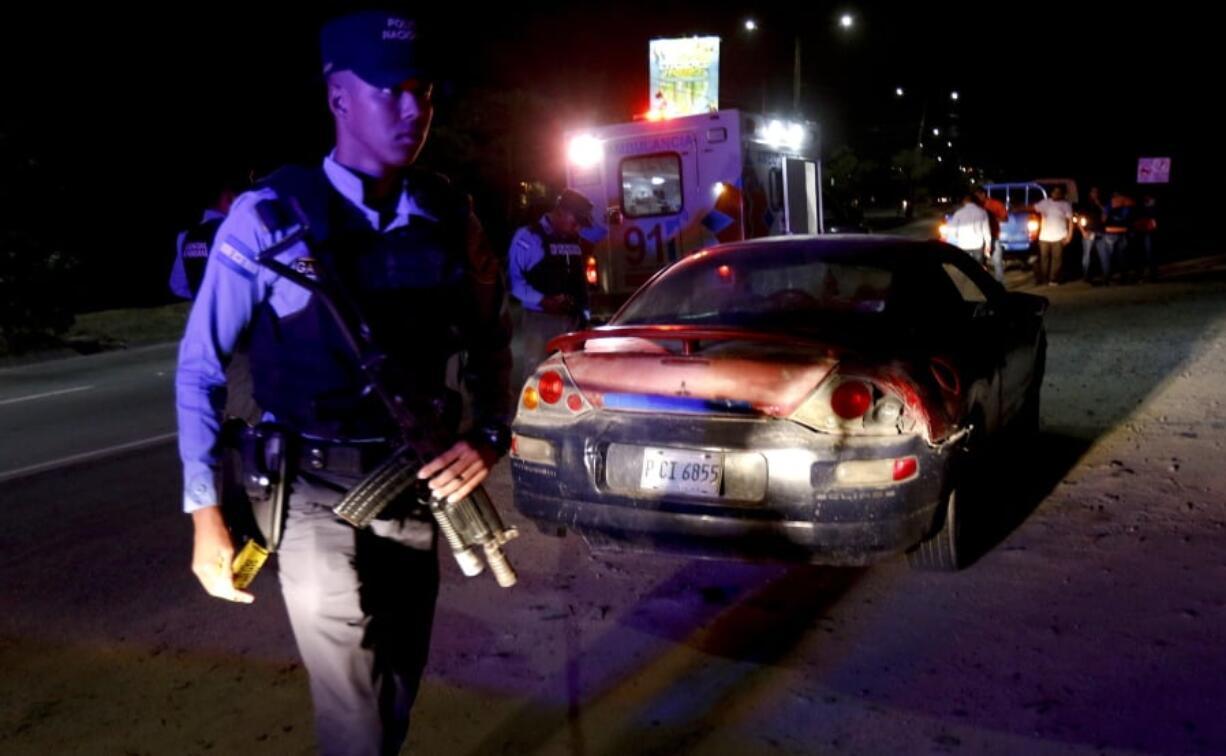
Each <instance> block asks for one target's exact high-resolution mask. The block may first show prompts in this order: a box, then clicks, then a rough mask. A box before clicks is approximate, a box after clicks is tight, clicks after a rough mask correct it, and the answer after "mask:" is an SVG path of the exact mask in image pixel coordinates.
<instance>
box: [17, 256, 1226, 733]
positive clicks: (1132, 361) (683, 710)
mask: <svg viewBox="0 0 1226 756" xmlns="http://www.w3.org/2000/svg"><path fill="white" fill-rule="evenodd" d="M1041 293H1043V294H1047V295H1050V297H1051V299H1052V308H1051V311H1050V313H1049V316H1048V324H1049V334H1050V336H1049V338H1050V353H1049V362H1048V380H1047V382H1046V384H1045V388H1044V403H1043V426H1044V430H1043V433H1042V435H1041V437H1040V439H1039V441H1038V443H1037V444H1036V445H1035V446H1034V448H1033V449H1031V450H1029V451H1028V452H1027V453H1025V454H1018V455H1016V456H1014V457H1013V458H1011V459H1009V460H1007V461H1005V462H1004V464H1002V469H1001V472H1000V478H999V486H998V496H996V497H994V500H993V501H991V502H989V503H988V506H989V507H990V511H987V512H984V513H982V515H981V516H982V521H981V523H980V524H981V528H980V533H981V541H982V551H983V553H982V556H981V558H979V559H978V561H977V562H976V563H975V564H974V565H972V566H971V567H970V568H969V569H968V570H966V571H964V572H962V573H959V574H956V575H937V574H928V573H920V572H914V571H911V570H909V569H908V568H907V566H906V565H905V563H903V562H902V561H901V560H895V561H890V562H885V563H882V564H879V565H875V566H873V567H871V568H867V569H859V568H858V569H832V568H821V567H811V566H789V565H778V564H746V563H737V562H722V561H692V560H686V559H681V558H676V557H670V556H664V555H643V554H619V555H603V556H598V557H593V556H592V555H591V554H590V553H589V551H588V549H587V547H586V546H585V545H584V543H583V542H582V541H581V540H580V539H577V538H575V537H573V536H571V537H568V538H565V539H557V538H553V537H549V536H545V535H541V534H539V533H538V532H537V531H536V530H535V529H534V528H533V527H532V526H531V525H530V524H528V523H525V522H523V521H522V519H521V518H519V517H518V515H517V514H516V513H515V512H514V511H513V510H512V508H511V507H510V501H511V497H510V489H509V476H508V475H507V470H506V467H505V465H503V466H500V467H499V469H498V471H497V474H496V476H495V479H494V481H493V482H492V483H491V485H490V486H489V489H490V492H491V495H492V496H493V497H494V499H495V501H496V502H499V503H500V504H503V505H504V506H503V510H504V512H505V513H506V517H507V519H508V520H511V521H513V522H515V523H517V524H518V525H519V526H520V528H521V532H522V537H521V538H520V539H519V540H517V541H515V542H513V543H512V544H510V546H509V547H508V551H509V553H510V555H511V558H512V559H513V560H514V561H515V563H516V565H517V567H518V568H519V571H520V577H521V581H520V584H519V585H518V586H516V587H515V588H513V589H511V590H502V589H499V588H498V587H497V586H496V585H494V583H493V581H492V580H491V579H489V578H488V577H482V578H478V579H471V580H470V579H465V578H463V577H462V576H461V575H460V574H459V571H458V569H456V567H455V565H454V564H453V563H452V562H451V560H450V557H449V556H447V555H443V557H442V559H443V566H444V580H443V587H442V594H441V598H440V603H439V611H438V617H437V621H436V624H435V636H434V643H433V647H432V654H431V660H430V665H429V668H428V670H427V674H426V677H425V680H424V683H423V689H422V693H421V696H420V698H419V701H418V704H417V706H416V708H415V710H414V720H413V728H412V731H411V733H410V740H409V746H408V750H409V751H411V752H414V753H423V754H436V753H438V754H443V753H445V754H488V753H498V754H502V753H505V754H528V753H532V754H535V753H541V754H584V755H585V754H622V753H636V754H642V753H645V754H676V753H702V754H745V753H754V754H758V753H769V754H802V753H829V752H839V753H866V754H867V753H883V752H917V753H959V752H961V753H1018V754H1035V753H1039V754H1042V753H1135V752H1145V753H1204V754H1209V753H1223V752H1226V717H1223V716H1222V713H1223V712H1224V711H1226V654H1224V653H1223V648H1224V645H1223V641H1224V640H1226V590H1224V589H1223V586H1226V473H1224V472H1223V469H1224V461H1223V460H1224V455H1223V445H1224V444H1226V406H1224V402H1226V392H1224V391H1223V388H1222V376H1223V375H1226V274H1224V273H1223V271H1221V270H1220V269H1219V270H1212V269H1210V270H1199V271H1197V270H1192V271H1185V273H1184V274H1183V275H1182V276H1181V277H1179V278H1177V279H1173V280H1168V281H1164V282H1161V283H1158V284H1153V285H1145V286H1126V287H1112V288H1109V289H1099V288H1094V289H1091V288H1089V287H1087V286H1085V285H1084V284H1076V285H1068V286H1064V287H1060V288H1051V289H1043V290H1042V291H1041ZM161 470H164V471H166V472H165V473H164V474H161V473H157V472H156V471H161ZM176 472H177V470H176V465H175V452H174V449H173V448H171V447H169V446H168V447H165V448H158V449H155V450H152V451H146V452H142V453H140V454H133V455H128V456H127V457H124V458H122V459H119V460H110V461H108V462H92V463H88V464H84V465H80V466H77V467H74V468H72V469H67V470H63V471H58V472H56V473H54V474H43V475H39V476H35V477H32V478H28V479H22V480H18V481H10V482H8V483H6V484H4V485H3V487H0V500H2V503H0V517H2V518H3V519H2V520H0V753H3V754H49V753H54V754H60V753H65V754H71V753H82V754H170V753H173V754H205V753H250V754H265V753H267V754H286V753H291V754H292V753H310V752H312V747H313V740H312V735H311V725H310V717H309V700H308V697H307V692H306V678H305V674H304V672H303V670H302V669H301V667H300V666H299V664H298V663H297V661H296V658H295V655H294V650H293V643H292V640H291V639H290V636H289V630H288V626H287V624H286V622H285V619H284V617H283V611H284V610H283V607H282V606H281V605H280V598H279V596H278V594H277V591H276V585H275V576H274V575H272V574H263V575H261V576H260V578H259V579H258V580H257V582H256V584H255V591H256V593H257V596H258V599H257V601H256V603H255V604H254V605H252V606H249V607H244V606H231V605H220V604H218V603H215V602H213V601H212V600H210V599H208V598H207V597H205V596H203V594H202V593H201V592H200V591H199V589H198V587H196V586H195V585H194V584H193V582H192V578H191V576H190V574H189V573H188V571H187V557H188V552H189V544H190V540H189V535H190V528H189V525H188V523H187V522H186V521H185V520H184V519H183V518H182V517H181V516H180V515H177V514H176V513H174V512H173V509H174V507H173V504H172V503H171V502H173V501H174V500H175V491H176V488H177V485H178V481H177V477H176Z"/></svg>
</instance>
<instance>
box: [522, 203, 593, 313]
mask: <svg viewBox="0 0 1226 756" xmlns="http://www.w3.org/2000/svg"><path fill="white" fill-rule="evenodd" d="M528 231H529V232H531V233H533V234H535V235H536V236H537V237H538V238H539V239H540V240H541V246H542V247H543V248H544V250H545V256H544V257H543V258H541V261H540V262H538V263H537V264H536V265H533V266H532V267H531V268H529V269H528V270H526V271H524V278H525V279H526V280H527V281H528V285H529V286H531V287H532V288H534V289H536V290H537V291H539V292H540V293H542V294H544V295H545V296H552V295H554V294H569V295H570V296H571V297H573V298H574V299H575V301H576V302H578V303H579V305H580V307H582V306H584V305H585V304H586V302H587V280H586V278H585V277H584V270H583V250H582V248H580V246H579V243H578V241H576V240H572V239H566V238H563V237H562V236H559V235H557V234H551V233H549V232H548V231H546V230H545V227H544V226H543V225H542V224H541V222H540V221H539V220H538V221H537V222H536V223H533V224H532V225H530V226H528Z"/></svg>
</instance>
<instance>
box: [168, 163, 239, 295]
mask: <svg viewBox="0 0 1226 756" xmlns="http://www.w3.org/2000/svg"><path fill="white" fill-rule="evenodd" d="M237 195H238V186H237V184H236V182H232V181H226V182H225V183H224V184H223V185H222V187H221V189H220V190H219V191H218V192H217V196H216V197H215V198H214V199H213V203H212V204H211V205H209V207H207V208H205V210H204V214H203V216H201V218H200V222H199V223H196V224H195V225H192V226H189V227H188V228H186V229H184V230H183V231H180V232H179V235H178V238H176V239H175V264H174V267H173V268H172V269H171V271H170V290H171V291H172V292H174V293H175V295H176V296H179V297H182V298H183V299H195V298H196V292H198V291H200V282H201V281H203V280H204V267H205V264H206V263H207V262H208V261H209V250H210V249H212V247H213V240H214V239H215V238H216V236H217V229H218V228H220V227H221V222H222V221H223V220H225V219H226V215H227V214H228V213H229V212H230V206H231V205H233V204H234V198H235V197H236V196H237Z"/></svg>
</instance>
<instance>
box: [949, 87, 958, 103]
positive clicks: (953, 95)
mask: <svg viewBox="0 0 1226 756" xmlns="http://www.w3.org/2000/svg"><path fill="white" fill-rule="evenodd" d="M949 99H951V100H953V101H955V102H957V100H958V90H956V89H955V90H954V91H952V92H950V93H949Z"/></svg>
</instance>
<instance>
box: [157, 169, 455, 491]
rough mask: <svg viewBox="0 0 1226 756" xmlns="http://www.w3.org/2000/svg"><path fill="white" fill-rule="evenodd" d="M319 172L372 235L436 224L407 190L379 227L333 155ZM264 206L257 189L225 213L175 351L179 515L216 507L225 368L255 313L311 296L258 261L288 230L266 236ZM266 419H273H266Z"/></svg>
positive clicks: (289, 252)
mask: <svg viewBox="0 0 1226 756" xmlns="http://www.w3.org/2000/svg"><path fill="white" fill-rule="evenodd" d="M323 170H324V173H325V175H326V176H327V178H328V181H329V182H330V183H331V184H332V186H333V187H334V188H335V189H336V191H337V192H338V193H340V195H341V196H342V197H344V198H345V199H346V200H348V201H349V202H350V203H351V204H352V205H353V206H354V207H355V208H357V209H358V210H360V211H361V212H362V214H363V215H364V216H365V217H366V219H367V221H369V223H370V225H371V227H372V228H374V229H376V230H379V231H380V232H382V233H386V232H390V231H393V230H395V229H397V228H400V227H402V226H406V225H408V224H409V219H410V216H414V215H416V216H420V217H422V218H426V219H427V220H430V221H436V222H437V221H438V219H437V218H435V217H434V216H433V215H431V214H430V213H428V212H426V211H425V210H423V209H422V208H421V207H419V206H418V204H417V202H416V201H415V200H414V198H413V196H412V195H411V194H409V192H408V191H403V192H402V193H401V195H400V200H399V202H398V204H397V206H396V210H395V217H394V218H393V219H392V220H391V222H390V223H389V224H387V225H386V226H382V225H381V224H380V220H379V212H378V211H377V210H374V209H371V208H370V207H368V206H367V205H365V204H363V202H362V200H363V194H364V193H363V188H362V182H361V180H360V179H359V178H358V177H357V176H355V175H354V174H352V173H350V172H349V171H348V170H347V169H346V168H344V167H343V166H341V164H340V163H337V162H336V160H335V159H334V157H333V156H332V155H329V156H328V157H326V158H324V164H323ZM269 199H276V195H275V193H274V192H273V191H272V190H270V189H257V190H255V191H252V192H247V193H245V194H243V195H242V196H240V197H239V198H238V199H237V200H235V202H234V205H233V207H232V208H231V210H230V214H229V215H228V216H227V217H226V220H225V221H224V222H223V223H222V225H221V228H219V229H218V231H217V239H216V241H215V243H214V244H213V250H212V252H211V259H210V260H209V265H208V267H207V268H206V270H205V274H204V280H203V281H202V282H201V285H200V293H199V295H198V296H197V297H196V304H195V305H194V306H193V307H192V312H191V315H190V317H189V318H188V322H187V329H186V331H185V333H184V336H183V341H182V342H181V343H180V345H179V367H178V372H177V374H176V377H175V394H176V397H175V402H176V408H177V412H178V420H179V456H180V458H181V459H182V461H183V482H184V495H183V510H184V511H185V512H189V513H190V512H194V511H195V510H197V509H202V508H204V507H209V506H214V505H216V504H218V503H219V501H220V500H219V498H218V494H217V490H216V484H215V481H214V478H213V469H214V468H215V467H216V466H217V463H218V460H219V449H218V433H219V430H220V426H221V415H222V409H223V408H222V405H223V403H224V397H225V382H226V378H225V364H226V363H227V362H228V360H229V356H230V355H231V354H232V353H233V352H234V349H235V346H236V345H237V344H238V341H239V338H240V337H241V335H242V334H243V331H244V330H245V329H246V327H247V324H248V323H249V322H250V321H251V318H252V315H253V314H254V312H255V310H256V307H257V306H258V305H259V304H260V303H261V302H262V301H264V300H265V298H267V300H268V301H269V303H270V304H271V305H272V307H273V309H274V310H276V312H277V314H278V315H281V316H284V315H288V314H291V313H293V312H296V311H297V310H299V309H301V308H303V307H305V306H306V305H307V302H308V300H309V298H310V296H311V294H310V292H308V291H307V290H306V289H303V288H302V287H300V286H298V285H297V284H294V283H292V282H290V281H288V280H286V279H283V278H281V277H280V276H278V275H277V274H276V273H274V272H272V271H271V270H269V269H268V268H266V267H264V266H262V265H260V264H259V263H258V262H257V258H258V255H259V252H260V251H261V250H263V249H267V248H268V247H270V246H272V245H273V244H276V243H277V242H279V241H281V240H282V239H283V238H284V237H285V236H286V235H287V234H288V233H290V232H292V230H293V229H289V230H282V231H277V232H270V231H268V230H267V229H265V227H264V225H263V223H262V222H261V221H260V218H259V215H258V214H257V212H256V206H257V205H258V204H259V203H260V202H262V201H264V200H269ZM308 256H309V255H308V253H307V248H306V246H305V245H304V244H301V243H300V244H296V245H293V246H291V247H289V248H288V249H286V250H284V251H282V252H281V253H280V254H279V255H277V258H276V259H277V260H278V261H280V262H282V263H285V264H287V265H293V264H294V262H295V261H296V260H299V259H300V258H304V257H308ZM264 419H265V420H275V419H276V418H274V417H271V416H270V415H269V413H266V414H265V417H264Z"/></svg>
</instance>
